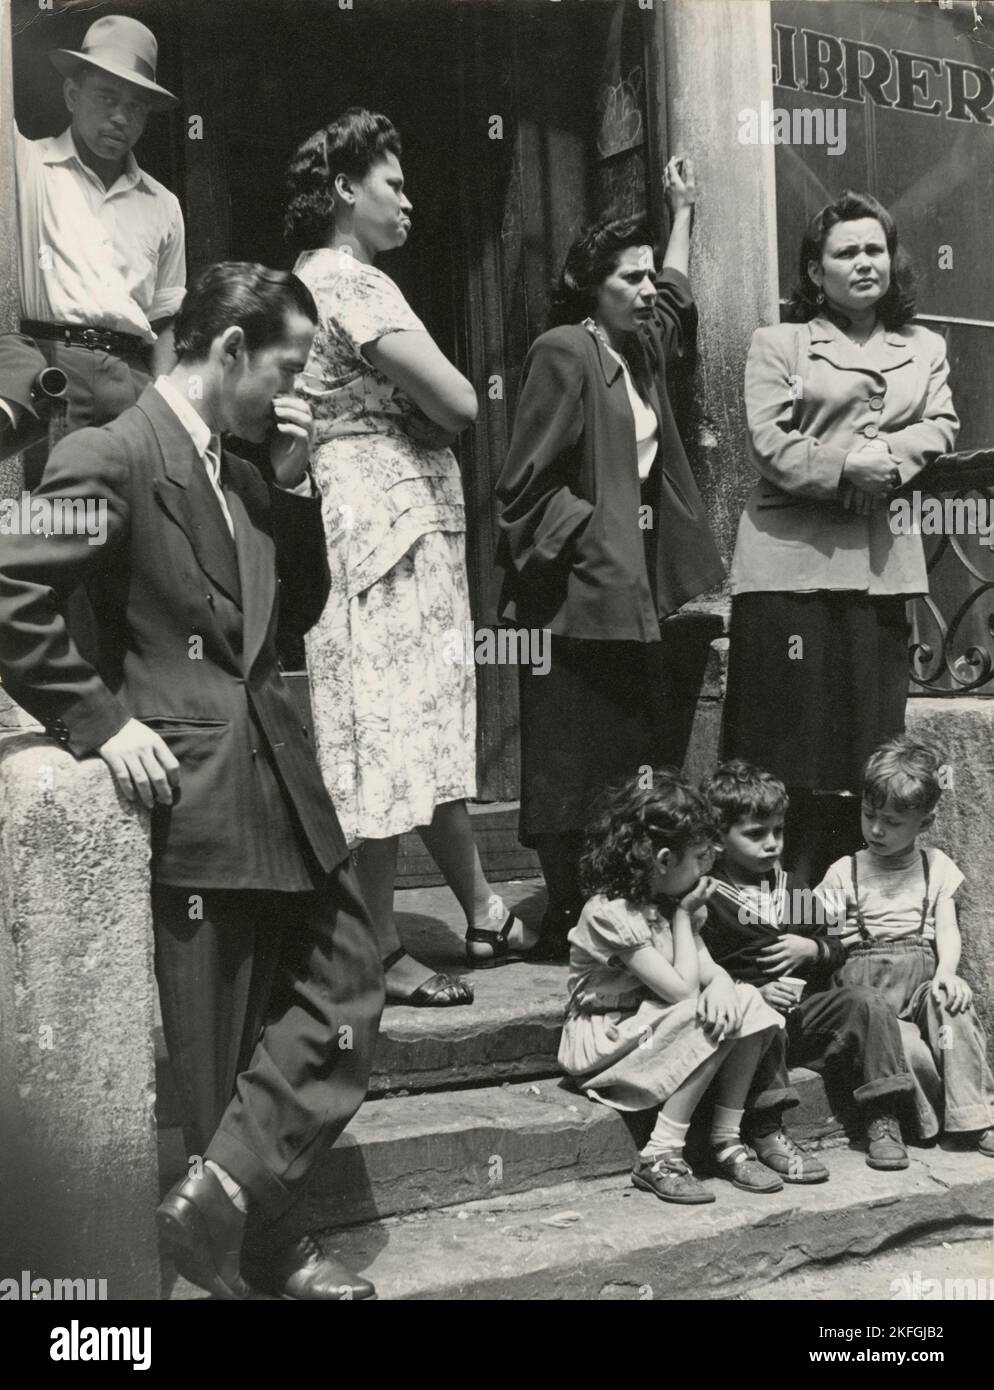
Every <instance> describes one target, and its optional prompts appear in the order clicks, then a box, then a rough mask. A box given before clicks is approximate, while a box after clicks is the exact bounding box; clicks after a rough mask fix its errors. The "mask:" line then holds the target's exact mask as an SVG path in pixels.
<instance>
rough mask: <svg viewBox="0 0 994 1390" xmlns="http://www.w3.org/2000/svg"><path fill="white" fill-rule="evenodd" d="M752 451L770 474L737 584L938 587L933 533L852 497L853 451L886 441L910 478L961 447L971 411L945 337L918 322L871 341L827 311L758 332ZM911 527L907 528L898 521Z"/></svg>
mask: <svg viewBox="0 0 994 1390" xmlns="http://www.w3.org/2000/svg"><path fill="white" fill-rule="evenodd" d="M745 405H746V417H747V420H748V426H749V440H748V446H749V458H750V461H751V463H752V466H753V468H754V469H755V470H756V472H757V473H758V474H759V482H758V483H757V484H756V486H755V487H754V489H753V491H752V495H751V496H750V498H749V501H748V504H747V506H746V509H745V512H744V513H743V515H742V518H741V520H740V523H739V531H738V539H737V541H736V546H735V554H734V557H733V560H732V576H731V579H732V593H733V594H734V593H749V592H755V591H759V590H793V591H797V592H804V591H808V590H817V589H852V590H859V591H862V592H865V593H869V594H904V593H907V594H915V593H924V592H927V590H928V579H927V575H926V570H925V559H924V554H923V551H922V543H921V538H920V537H919V536H914V535H906V534H894V531H893V530H892V527H891V523H890V513H889V508H888V504H887V503H886V502H884V503H883V504H881V505H878V506H877V507H875V508H874V510H873V511H872V512H871V513H870V514H869V515H868V516H861V515H859V514H858V513H856V512H853V511H849V510H847V509H846V508H845V507H844V506H843V505H842V501H841V497H840V482H841V480H842V470H843V466H844V464H845V461H846V456H847V455H848V454H849V453H850V451H852V450H855V449H858V448H859V447H860V445H861V444H864V443H867V442H869V441H871V440H874V439H882V440H884V441H885V442H886V444H887V445H888V447H889V449H890V453H891V456H892V458H893V461H894V464H895V466H896V467H897V469H898V471H899V472H900V475H901V483H902V485H903V484H908V483H910V482H912V480H913V479H914V478H915V477H916V476H917V474H919V473H920V472H921V470H922V469H923V468H924V467H925V466H926V464H928V463H929V462H931V461H932V460H933V459H934V458H936V457H937V456H938V455H939V454H943V453H947V452H948V451H949V450H950V449H952V447H953V445H954V444H955V441H956V435H957V433H958V430H959V420H958V418H957V415H956V411H955V408H954V406H953V399H952V395H951V393H950V389H949V366H948V363H947V361H946V349H945V344H944V342H943V340H942V338H940V337H939V335H938V334H937V333H933V332H932V331H931V330H930V329H927V328H922V327H920V326H918V325H909V326H907V327H905V328H901V329H896V330H887V331H878V332H877V333H875V334H874V336H873V337H872V338H871V339H870V340H869V342H868V343H867V344H866V345H865V346H863V347H860V346H859V345H858V344H856V343H854V342H852V340H851V339H850V338H848V337H847V336H846V334H845V333H843V332H842V330H841V329H840V328H839V327H837V325H836V324H834V323H833V322H832V321H831V320H830V319H829V318H827V317H825V316H824V315H819V316H818V317H816V318H814V319H812V320H811V321H810V323H802V324H786V323H784V324H776V325H774V326H772V327H769V328H758V329H756V331H755V333H754V334H753V338H752V343H751V345H750V348H749V355H748V359H747V361H746V371H745ZM896 529H898V530H899V531H900V528H896Z"/></svg>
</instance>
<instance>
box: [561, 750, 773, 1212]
mask: <svg viewBox="0 0 994 1390" xmlns="http://www.w3.org/2000/svg"><path fill="white" fill-rule="evenodd" d="M646 780H648V778H647V777H645V778H644V777H641V776H640V777H638V778H635V779H633V780H632V781H630V782H628V783H627V784H626V785H625V786H623V787H622V788H621V790H620V791H618V792H616V793H614V794H613V795H612V796H611V797H610V798H609V800H608V802H607V804H606V808H605V811H604V813H603V815H602V816H601V818H600V819H599V820H598V821H597V822H596V823H595V825H594V826H593V828H592V830H591V832H590V834H589V837H588V843H587V851H586V854H585V855H584V859H583V876H584V887H585V890H586V891H587V892H588V893H592V894H593V896H592V897H591V898H590V900H589V901H588V902H587V904H586V906H585V907H584V909H583V912H582V914H581V916H580V920H579V922H578V923H577V925H576V926H575V927H574V928H573V930H572V931H571V932H570V933H569V941H570V948H571V949H570V965H571V967H572V968H571V973H570V979H569V1004H568V1008H567V1016H566V1024H565V1027H564V1029H563V1036H562V1043H561V1045H560V1049H559V1062H560V1065H561V1066H562V1067H563V1069H564V1070H565V1071H566V1072H568V1073H569V1074H570V1076H572V1077H573V1078H574V1079H575V1080H576V1081H577V1083H578V1084H579V1085H580V1087H581V1088H582V1089H583V1090H584V1091H585V1092H586V1094H587V1095H588V1096H591V1097H592V1098H593V1099H594V1100H599V1101H602V1102H603V1103H604V1104H605V1105H610V1106H613V1107H614V1108H615V1109H616V1110H647V1109H654V1110H658V1114H657V1116H656V1123H655V1127H654V1129H653V1131H652V1134H651V1136H650V1138H649V1142H648V1143H647V1144H646V1146H645V1148H644V1149H643V1150H642V1152H641V1153H640V1155H639V1156H638V1159H637V1160H636V1163H635V1167H634V1169H633V1171H632V1182H633V1183H634V1184H635V1186H636V1187H640V1188H643V1189H645V1190H646V1191H647V1192H654V1193H655V1194H656V1196H657V1197H661V1198H662V1199H663V1201H666V1202H685V1203H696V1202H713V1201H714V1194H713V1193H712V1192H709V1191H708V1190H707V1188H705V1187H704V1186H703V1185H702V1184H701V1183H700V1182H699V1181H698V1180H697V1179H696V1178H695V1176H694V1174H693V1173H692V1172H691V1169H690V1168H689V1166H688V1165H687V1163H686V1161H685V1160H684V1157H683V1146H684V1140H685V1137H686V1134H687V1130H688V1129H689V1127H690V1119H691V1116H692V1115H693V1113H694V1111H695V1109H696V1108H697V1105H698V1102H699V1101H700V1099H701V1097H702V1096H703V1095H704V1092H705V1091H706V1090H707V1088H708V1086H709V1085H710V1083H711V1082H712V1081H715V1100H716V1104H715V1108H714V1118H713V1121H712V1125H711V1144H712V1148H713V1153H714V1171H715V1172H716V1173H717V1174H718V1175H720V1176H722V1177H725V1178H727V1179H728V1180H729V1181H730V1182H732V1183H734V1185H735V1186H736V1187H740V1188H742V1189H743V1190H745V1191H747V1192H779V1191H780V1189H781V1188H782V1186H783V1184H782V1182H781V1181H780V1179H779V1178H778V1177H777V1175H776V1174H775V1173H773V1172H772V1171H771V1170H770V1169H769V1168H767V1167H765V1166H764V1165H763V1164H761V1163H759V1162H758V1161H757V1159H756V1156H755V1154H754V1153H753V1152H752V1151H751V1150H750V1149H748V1148H746V1146H745V1145H744V1144H743V1143H742V1141H741V1138H740V1136H739V1125H740V1123H741V1120H742V1114H743V1109H744V1106H745V1101H746V1095H747V1093H748V1091H749V1085H750V1082H751V1081H752V1077H753V1073H754V1072H755V1070H756V1066H757V1064H758V1062H759V1060H760V1058H761V1056H762V1054H763V1052H764V1050H765V1049H766V1047H767V1046H768V1045H769V1043H770V1042H771V1041H772V1039H773V1036H774V1034H775V1032H776V1030H777V1029H778V1028H782V1027H783V1018H782V1016H781V1015H780V1014H779V1013H777V1012H776V1011H775V1010H773V1009H771V1008H770V1006H769V1005H768V1004H766V1003H765V1002H764V1001H763V999H762V998H761V997H760V995H759V993H758V992H757V991H756V990H755V989H754V988H753V986H752V985H746V984H734V983H733V982H732V980H731V979H730V978H729V976H728V975H727V974H726V973H725V971H724V970H720V969H719V968H718V967H717V966H716V965H715V963H714V961H713V960H712V959H711V957H710V956H709V954H708V952H707V950H706V948H705V947H704V946H703V945H702V944H701V939H700V929H701V927H702V926H703V924H704V921H705V918H706V911H705V906H704V905H705V903H706V902H707V899H708V898H709V896H710V894H711V892H712V887H713V885H712V884H711V883H710V881H709V880H707V879H705V878H702V874H703V873H704V872H705V870H706V869H707V868H708V867H709V864H710V857H711V836H712V832H713V827H712V824H711V821H710V818H709V815H708V811H707V807H706V805H705V803H704V802H703V800H702V799H701V798H700V797H699V796H698V795H697V793H696V792H695V791H694V790H693V789H692V788H691V787H690V786H689V785H688V784H687V783H686V782H685V781H683V779H682V778H681V777H680V776H679V774H678V773H676V772H673V771H670V770H668V769H663V770H661V771H657V772H654V773H653V774H652V775H651V782H652V784H651V786H644V785H643V782H644V781H646Z"/></svg>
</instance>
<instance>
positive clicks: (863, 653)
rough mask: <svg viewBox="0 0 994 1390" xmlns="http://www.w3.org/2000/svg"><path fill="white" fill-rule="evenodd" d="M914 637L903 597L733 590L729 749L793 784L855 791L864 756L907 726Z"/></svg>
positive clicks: (725, 738) (727, 708)
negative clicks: (911, 639)
mask: <svg viewBox="0 0 994 1390" xmlns="http://www.w3.org/2000/svg"><path fill="white" fill-rule="evenodd" d="M909 639H910V625H909V623H908V617H907V600H906V599H905V598H904V597H902V596H900V595H887V596H884V597H880V598H877V597H870V595H868V594H865V593H859V592H854V591H851V590H818V591H816V592H814V593H789V592H784V593H779V592H777V593H753V594H737V595H736V596H735V597H734V598H733V599H732V621H731V628H730V632H729V654H728V655H729V660H728V687H727V693H726V695H725V716H724V733H723V740H722V743H723V753H722V755H723V757H725V758H745V759H746V760H747V761H748V762H751V763H756V764H758V765H759V766H760V767H763V768H766V769H767V770H768V771H770V772H772V773H774V774H775V775H776V776H777V777H779V778H780V779H781V781H783V782H784V783H786V785H787V786H788V787H808V788H811V789H816V790H820V791H858V790H859V788H860V785H861V782H862V776H863V768H864V766H865V765H866V760H867V758H868V757H869V756H870V754H871V753H872V752H873V751H874V749H875V748H878V747H879V746H880V744H881V743H883V742H884V741H885V740H886V739H889V738H892V737H893V736H894V735H895V734H899V733H901V732H902V731H903V729H904V707H905V703H906V701H907V695H908V679H909V669H910V668H909V664H908V644H909Z"/></svg>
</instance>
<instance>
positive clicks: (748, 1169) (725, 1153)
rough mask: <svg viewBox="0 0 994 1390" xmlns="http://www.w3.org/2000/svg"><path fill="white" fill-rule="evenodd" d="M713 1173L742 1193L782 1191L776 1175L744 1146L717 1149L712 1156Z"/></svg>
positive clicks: (781, 1184)
mask: <svg viewBox="0 0 994 1390" xmlns="http://www.w3.org/2000/svg"><path fill="white" fill-rule="evenodd" d="M714 1171H715V1172H716V1173H717V1174H718V1176H719V1177H721V1178H727V1180H728V1181H729V1182H730V1183H731V1184H732V1186H733V1187H740V1188H741V1189H742V1191H743V1192H782V1191H783V1183H782V1182H781V1181H780V1179H779V1178H778V1177H777V1175H776V1173H774V1172H772V1171H771V1169H769V1168H767V1167H766V1165H765V1164H764V1163H760V1161H759V1159H758V1158H757V1157H756V1155H755V1153H754V1152H753V1150H752V1149H749V1148H747V1147H746V1146H745V1144H735V1145H733V1146H732V1147H731V1148H728V1149H719V1150H718V1151H717V1152H716V1153H715V1155H714Z"/></svg>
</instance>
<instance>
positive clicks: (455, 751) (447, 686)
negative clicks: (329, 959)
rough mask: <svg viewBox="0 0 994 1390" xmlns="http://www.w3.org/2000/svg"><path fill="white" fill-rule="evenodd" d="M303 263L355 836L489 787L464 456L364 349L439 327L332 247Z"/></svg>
mask: <svg viewBox="0 0 994 1390" xmlns="http://www.w3.org/2000/svg"><path fill="white" fill-rule="evenodd" d="M294 270H295V273H296V274H297V275H298V276H299V277H300V278H301V279H302V280H303V281H304V283H305V284H306V285H307V287H308V288H309V289H310V291H311V293H312V294H313V295H314V298H315V301H316V302H317V305H318V310H319V313H320V322H319V324H318V327H317V331H316V333H315V337H314V345H313V347H312V349H311V354H310V357H309V359H308V362H307V367H306V370H305V372H304V374H303V376H302V377H300V378H299V379H298V383H297V389H298V390H299V391H300V393H301V395H302V396H304V397H305V398H306V399H307V400H308V401H309V402H310V405H311V408H312V410H313V412H314V416H315V420H316V432H315V448H314V454H313V459H312V465H313V471H314V477H315V481H316V482H317V485H318V487H319V489H320V492H321V498H322V515H323V517H324V525H325V536H326V538H327V543H328V560H329V564H330V567H331V594H330V596H329V599H328V603H327V605H326V607H325V610H324V613H323V614H322V616H321V618H320V620H319V622H318V623H317V624H316V626H315V627H314V628H312V629H311V631H310V633H309V634H308V636H307V665H308V669H309V673H310V684H311V705H312V709H313V714H314V728H315V736H316V744H317V752H318V757H319V761H320V763H321V770H322V773H323V774H324V779H325V783H326V785H327V787H328V790H329V792H330V793H331V796H332V798H333V800H334V802H335V806H336V809H337V811H338V815H339V819H340V820H341V823H342V827H343V829H344V831H345V835H346V838H347V839H348V841H349V843H350V844H356V843H358V842H359V841H361V840H363V839H365V838H367V837H368V838H376V839H382V838H386V837H387V836H391V835H399V834H402V833H403V832H405V831H407V830H411V829H413V828H414V827H415V826H418V825H425V824H427V823H428V822H429V821H430V820H431V818H432V814H433V812H434V808H435V807H436V806H437V805H439V804H441V803H443V802H446V801H455V800H459V799H462V798H464V797H472V796H475V794H476V688H475V667H474V666H473V665H472V664H469V663H467V662H465V661H464V660H463V659H462V656H463V653H464V650H465V648H466V643H465V633H466V631H467V627H468V625H469V624H470V623H471V617H470V607H469V586H468V582H467V578H466V562H465V541H466V516H465V505H464V502H463V493H462V480H461V478H460V475H459V467H458V464H457V463H456V460H455V456H454V455H453V453H452V451H451V450H450V449H432V448H425V447H423V446H421V445H419V444H416V443H415V442H414V441H413V440H412V439H411V438H410V437H409V435H408V434H407V432H406V429H405V424H406V422H407V421H408V420H410V419H411V418H412V417H413V416H419V415H420V411H419V408H418V406H417V405H416V404H415V403H414V401H412V400H411V399H410V397H408V396H406V395H405V394H404V392H403V391H401V390H400V389H399V388H398V387H397V386H395V385H394V384H393V383H392V382H391V381H389V380H388V379H387V378H386V377H385V376H383V375H382V374H381V373H380V372H378V371H377V370H376V369H375V368H374V367H373V366H371V364H370V363H369V362H367V361H366V359H365V358H364V357H363V355H362V348H363V346H364V345H365V344H367V343H371V342H374V341H375V340H376V339H378V338H382V337H383V336H384V335H386V334H388V333H394V332H398V331H415V332H417V331H421V332H424V331H425V329H424V324H423V323H422V322H421V320H420V319H419V318H418V317H417V315H416V314H414V313H413V311H412V310H411V308H410V306H409V305H408V304H407V302H406V300H405V299H404V297H403V295H402V294H401V292H400V290H399V289H398V287H397V285H396V284H395V283H394V282H393V281H392V280H391V279H390V277H389V276H388V275H385V274H384V273H383V272H382V271H380V270H377V269H376V268H375V267H374V266H369V265H363V264H362V263H361V262H360V261H358V260H356V258H355V257H354V256H351V255H348V254H347V253H343V252H339V251H335V250H331V249H329V248H324V249H321V250H317V251H308V252H305V253H304V254H303V255H302V256H301V257H300V258H299V259H298V261H297V264H296V266H295V267H294ZM469 645H471V644H469Z"/></svg>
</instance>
